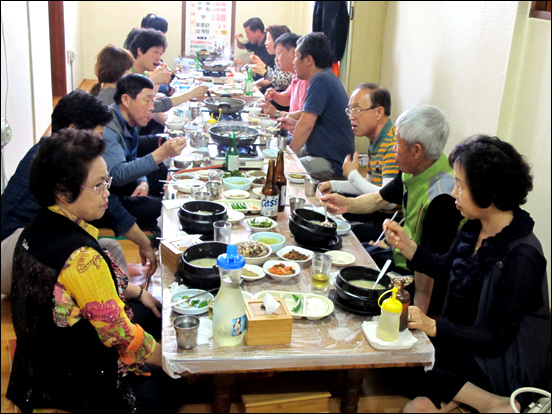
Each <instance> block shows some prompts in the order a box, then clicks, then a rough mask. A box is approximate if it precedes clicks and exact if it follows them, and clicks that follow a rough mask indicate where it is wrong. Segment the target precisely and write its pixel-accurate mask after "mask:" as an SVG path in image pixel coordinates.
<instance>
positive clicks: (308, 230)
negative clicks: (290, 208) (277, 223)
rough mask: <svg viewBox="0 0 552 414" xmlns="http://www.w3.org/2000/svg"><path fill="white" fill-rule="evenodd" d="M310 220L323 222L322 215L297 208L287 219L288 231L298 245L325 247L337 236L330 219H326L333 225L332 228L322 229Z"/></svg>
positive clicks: (335, 228)
mask: <svg viewBox="0 0 552 414" xmlns="http://www.w3.org/2000/svg"><path fill="white" fill-rule="evenodd" d="M312 220H315V221H320V222H323V221H324V220H325V217H324V214H320V213H318V212H316V211H313V210H308V209H305V208H298V209H296V210H295V211H294V212H293V215H292V216H291V218H290V219H289V231H290V232H291V233H292V234H293V237H294V238H295V240H296V241H297V243H299V244H304V245H307V246H320V247H324V246H327V245H328V244H329V243H330V242H331V241H332V240H334V239H335V236H336V235H337V224H336V223H335V221H333V220H332V219H330V218H329V219H328V220H329V221H331V222H332V223H334V224H335V226H334V227H324V226H321V225H319V224H315V223H313V222H312Z"/></svg>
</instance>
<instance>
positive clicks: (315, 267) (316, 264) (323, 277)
mask: <svg viewBox="0 0 552 414" xmlns="http://www.w3.org/2000/svg"><path fill="white" fill-rule="evenodd" d="M332 261H333V259H332V256H330V255H327V254H325V253H315V255H314V257H313V258H312V290H313V292H325V291H327V290H328V286H329V281H330V271H331V269H332Z"/></svg>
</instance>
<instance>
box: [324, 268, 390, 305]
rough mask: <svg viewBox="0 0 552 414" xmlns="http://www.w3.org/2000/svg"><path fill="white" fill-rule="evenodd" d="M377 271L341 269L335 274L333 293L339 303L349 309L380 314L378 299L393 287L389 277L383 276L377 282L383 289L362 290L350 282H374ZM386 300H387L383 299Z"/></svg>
mask: <svg viewBox="0 0 552 414" xmlns="http://www.w3.org/2000/svg"><path fill="white" fill-rule="evenodd" d="M378 274H379V271H378V270H374V269H370V268H369V267H364V266H348V267H343V268H341V269H340V270H339V272H337V276H336V277H335V279H334V285H335V291H336V293H337V295H338V296H339V297H340V299H341V301H342V302H344V303H345V304H347V306H348V307H349V308H351V309H357V310H360V311H363V312H373V313H374V314H379V313H380V307H379V305H378V299H379V297H380V296H381V294H382V293H384V292H385V291H387V290H389V289H391V288H392V287H393V282H392V280H391V278H389V276H387V275H384V276H383V277H382V278H381V280H380V281H379V282H378V283H379V284H381V285H382V286H385V288H384V289H364V288H361V287H358V286H355V285H351V284H350V283H348V281H351V280H371V281H375V280H376V279H377V277H378ZM385 299H387V298H385Z"/></svg>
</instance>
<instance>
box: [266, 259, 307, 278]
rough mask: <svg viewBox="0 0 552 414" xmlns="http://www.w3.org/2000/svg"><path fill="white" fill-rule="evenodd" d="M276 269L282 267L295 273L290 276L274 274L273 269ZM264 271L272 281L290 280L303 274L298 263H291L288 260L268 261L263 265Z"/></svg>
mask: <svg viewBox="0 0 552 414" xmlns="http://www.w3.org/2000/svg"><path fill="white" fill-rule="evenodd" d="M274 267H282V268H285V269H287V268H290V269H291V270H292V271H293V273H292V274H289V275H279V274H276V273H272V272H271V269H273V268H274ZM263 270H264V272H265V273H266V274H267V275H268V276H270V277H271V278H272V279H276V280H289V279H291V278H292V277H295V276H297V275H298V274H299V273H300V272H301V267H300V266H299V265H298V264H297V263H295V262H290V261H288V260H267V261H266V262H265V263H264V264H263Z"/></svg>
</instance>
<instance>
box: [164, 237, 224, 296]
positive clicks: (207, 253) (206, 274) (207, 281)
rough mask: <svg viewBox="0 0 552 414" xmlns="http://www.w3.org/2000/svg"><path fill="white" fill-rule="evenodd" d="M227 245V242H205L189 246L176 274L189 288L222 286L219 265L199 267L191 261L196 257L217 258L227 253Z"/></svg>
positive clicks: (183, 254)
mask: <svg viewBox="0 0 552 414" xmlns="http://www.w3.org/2000/svg"><path fill="white" fill-rule="evenodd" d="M227 246H228V245H227V244H226V243H220V242H204V243H199V244H194V245H193V246H190V247H188V248H187V249H186V250H185V251H184V253H182V258H181V259H180V263H179V264H178V270H177V271H176V273H175V276H176V277H177V278H178V279H180V280H181V281H182V283H184V284H185V285H186V286H188V287H189V288H197V289H205V290H207V289H213V288H216V287H220V273H219V268H218V266H216V265H215V266H213V267H199V266H194V265H191V264H190V262H191V261H192V260H195V259H205V258H208V257H213V258H215V259H216V258H217V257H218V256H219V255H221V254H223V253H226V247H227Z"/></svg>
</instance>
